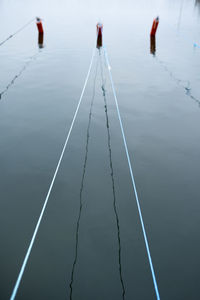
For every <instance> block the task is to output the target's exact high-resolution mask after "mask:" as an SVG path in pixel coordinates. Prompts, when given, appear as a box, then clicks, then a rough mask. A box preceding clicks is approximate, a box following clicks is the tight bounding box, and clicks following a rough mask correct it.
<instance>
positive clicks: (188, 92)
mask: <svg viewBox="0 0 200 300" xmlns="http://www.w3.org/2000/svg"><path fill="white" fill-rule="evenodd" d="M155 58H156V60H157V62H158V63H159V64H160V65H161V66H162V67H163V68H164V70H165V71H166V72H167V73H168V74H169V76H170V77H171V79H172V80H173V81H175V82H176V83H177V84H178V85H179V86H181V87H182V88H183V89H184V90H185V94H186V96H188V97H190V98H191V99H192V100H194V101H195V102H196V103H197V104H198V106H199V108H200V100H199V99H198V98H196V97H194V96H193V95H192V93H191V90H192V89H191V87H190V81H189V80H182V79H179V78H177V77H176V76H174V74H173V73H172V72H171V71H170V70H169V69H168V67H167V66H166V63H165V62H164V61H162V60H160V59H158V58H157V57H155Z"/></svg>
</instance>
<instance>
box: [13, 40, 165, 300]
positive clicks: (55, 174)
mask: <svg viewBox="0 0 200 300" xmlns="http://www.w3.org/2000/svg"><path fill="white" fill-rule="evenodd" d="M102 50H103V54H104V57H105V61H106V65H107V68H108V73H109V78H110V82H111V86H112V91H113V95H114V100H115V104H116V109H117V115H118V119H119V123H120V128H121V133H122V138H123V143H124V147H125V152H126V156H127V161H128V166H129V171H130V176H131V180H132V186H133V192H134V195H135V199H136V203H137V209H138V213H139V218H140V223H141V227H142V232H143V237H144V242H145V247H146V252H147V257H148V261H149V266H150V270H151V275H152V280H153V284H154V289H155V294H156V298H157V300H160V295H159V290H158V285H157V280H156V276H155V271H154V266H153V262H152V258H151V253H150V248H149V243H148V239H147V234H146V229H145V225H144V221H143V216H142V211H141V206H140V201H139V198H138V193H137V188H136V183H135V178H134V175H133V169H132V165H131V160H130V156H129V151H128V146H127V142H126V137H125V132H124V128H123V123H122V119H121V114H120V110H119V105H118V99H117V95H116V90H115V86H114V82H113V78H112V73H111V66H110V63H109V59H108V54H107V50H106V47H103V48H102ZM95 53H96V45H95V48H94V50H93V53H92V58H91V61H90V65H89V69H88V73H87V76H86V79H85V83H84V86H83V89H82V92H81V96H80V99H79V101H78V105H77V107H76V110H75V113H74V116H73V118H72V122H71V125H70V128H69V130H68V133H67V136H66V140H65V142H64V145H63V148H62V152H61V155H60V157H59V160H58V163H57V166H56V169H55V172H54V175H53V178H52V181H51V183H50V186H49V189H48V192H47V195H46V198H45V201H44V204H43V207H42V210H41V212H40V215H39V218H38V221H37V224H36V226H35V229H34V232H33V235H32V238H31V241H30V244H29V247H28V249H27V252H26V255H25V257H24V260H23V263H22V266H21V269H20V272H19V274H18V277H17V280H16V283H15V285H14V289H13V291H12V294H11V297H10V300H14V299H15V298H16V295H17V292H18V289H19V286H20V283H21V280H22V277H23V274H24V271H25V268H26V265H27V263H28V260H29V257H30V254H31V251H32V248H33V245H34V242H35V239H36V236H37V233H38V230H39V227H40V224H41V221H42V218H43V215H44V213H45V209H46V206H47V204H48V201H49V197H50V194H51V191H52V189H53V186H54V183H55V180H56V176H57V174H58V171H59V168H60V165H61V162H62V159H63V156H64V153H65V150H66V147H67V144H68V142H69V138H70V135H71V132H72V129H73V126H74V123H75V121H76V118H77V115H78V111H79V108H80V105H81V102H82V99H83V96H84V93H85V89H86V86H87V83H88V79H89V76H90V73H91V69H92V65H93V60H94V57H95ZM102 78H103V77H102ZM103 86H104V85H103V83H102V90H103ZM103 94H104V90H103ZM104 96H105V94H104ZM104 101H105V98H104ZM105 105H106V102H105ZM105 112H106V121H107V122H108V115H107V110H106V107H105ZM90 114H91V111H90ZM90 117H91V116H90ZM108 134H109V131H108ZM108 146H110V145H109V136H108ZM109 155H111V153H109ZM110 167H111V170H112V163H111V160H110ZM113 183H114V182H113V179H112V185H113ZM113 195H114V194H113ZM114 205H115V206H114V208H116V203H114ZM115 213H116V210H115ZM116 221H117V223H118V222H119V220H118V216H117V214H116ZM118 242H120V241H119V231H118ZM119 251H120V249H119ZM75 258H76V257H75ZM120 259H121V256H120V253H119V260H120ZM119 266H120V262H119ZM71 276H73V269H72V275H71ZM120 280H121V285H122V290H123V298H124V293H125V290H124V285H123V279H122V276H121V274H120ZM72 281H73V278H71V282H72ZM71 293H72V291H71Z"/></svg>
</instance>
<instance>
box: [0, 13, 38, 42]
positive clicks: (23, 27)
mask: <svg viewBox="0 0 200 300" xmlns="http://www.w3.org/2000/svg"><path fill="white" fill-rule="evenodd" d="M34 20H35V18H33V19H31V20H30V21H29V22H28V23H26V24H25V25H24V26H22V27H21V28H19V29H18V30H17V31H16V32H14V33H13V34H11V35H10V36H9V37H7V38H6V39H5V40H4V41H2V42H1V43H0V46H2V45H3V44H4V43H6V42H7V41H8V40H10V39H11V38H12V37H14V36H15V35H16V34H18V33H19V32H20V31H22V30H23V29H25V28H26V27H27V26H28V25H29V24H31V23H32V22H33V21H34Z"/></svg>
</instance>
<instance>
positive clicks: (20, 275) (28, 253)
mask: <svg viewBox="0 0 200 300" xmlns="http://www.w3.org/2000/svg"><path fill="white" fill-rule="evenodd" d="M95 50H96V49H94V51H93V54H92V59H91V62H90V66H89V70H88V73H87V76H86V79H85V83H84V86H83V90H82V93H81V96H80V99H79V102H78V105H77V108H76V111H75V114H74V117H73V119H72V123H71V126H70V129H69V131H68V134H67V138H66V140H65V143H64V146H63V149H62V152H61V155H60V158H59V161H58V164H57V167H56V170H55V172H54V175H53V179H52V181H51V184H50V187H49V190H48V193H47V196H46V199H45V202H44V205H43V207H42V210H41V213H40V216H39V219H38V221H37V225H36V227H35V230H34V233H33V236H32V239H31V242H30V244H29V247H28V250H27V253H26V255H25V258H24V261H23V264H22V266H21V269H20V272H19V275H18V278H17V281H16V283H15V286H14V289H13V292H12V295H11V297H10V300H14V299H15V297H16V295H17V291H18V288H19V286H20V282H21V279H22V277H23V274H24V270H25V268H26V264H27V262H28V259H29V256H30V254H31V250H32V247H33V244H34V241H35V238H36V235H37V232H38V229H39V226H40V223H41V220H42V217H43V214H44V212H45V209H46V206H47V203H48V200H49V196H50V194H51V191H52V188H53V185H54V182H55V179H56V176H57V173H58V170H59V167H60V164H61V161H62V158H63V155H64V153H65V149H66V146H67V144H68V141H69V137H70V135H71V131H72V128H73V126H74V122H75V119H76V116H77V113H78V110H79V107H80V104H81V101H82V98H83V95H84V92H85V88H86V85H87V82H88V79H89V75H90V71H91V68H92V63H93V59H94V55H95Z"/></svg>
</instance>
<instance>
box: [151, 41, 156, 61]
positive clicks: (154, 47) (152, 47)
mask: <svg viewBox="0 0 200 300" xmlns="http://www.w3.org/2000/svg"><path fill="white" fill-rule="evenodd" d="M150 53H151V54H152V55H154V56H155V54H156V37H155V36H150Z"/></svg>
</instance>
